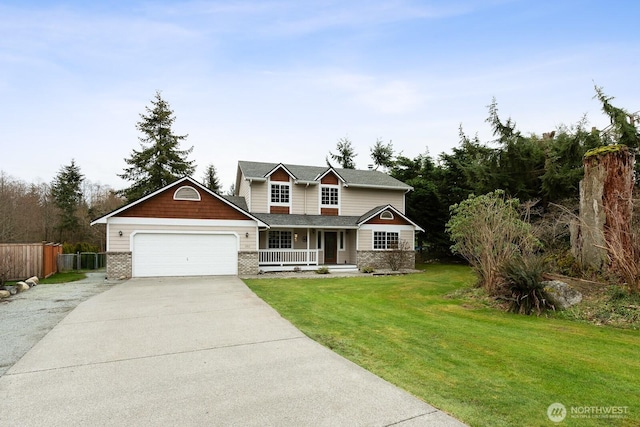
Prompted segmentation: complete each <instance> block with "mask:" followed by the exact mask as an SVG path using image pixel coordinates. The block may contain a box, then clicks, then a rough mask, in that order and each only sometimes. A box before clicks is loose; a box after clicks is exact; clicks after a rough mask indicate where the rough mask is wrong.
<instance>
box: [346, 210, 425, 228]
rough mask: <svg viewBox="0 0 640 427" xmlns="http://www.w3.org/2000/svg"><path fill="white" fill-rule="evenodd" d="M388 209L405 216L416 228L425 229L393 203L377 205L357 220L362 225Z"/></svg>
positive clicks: (402, 216)
mask: <svg viewBox="0 0 640 427" xmlns="http://www.w3.org/2000/svg"><path fill="white" fill-rule="evenodd" d="M386 210H390V211H392V212H393V214H394V215H398V216H399V217H401V218H403V219H404V220H405V221H407V222H408V223H410V224H411V225H413V226H414V227H415V228H416V230H418V231H424V229H423V228H422V227H420V226H419V225H418V224H416V223H415V222H413V221H411V220H410V219H409V217H407V216H406V215H404V214H403V213H402V212H400V211H399V210H398V209H396V208H394V207H393V205H382V206H376V207H375V208H373V209H371V210H370V211H369V212H367V213H365V214H364V215H362V216H361V217H360V218H358V220H357V221H356V222H357V224H358V225H359V226H360V225H362V224H364V223H366V222H367V221H370V220H371V219H372V218H374V217H375V216H377V215H379V214H380V213H382V212H384V211H386Z"/></svg>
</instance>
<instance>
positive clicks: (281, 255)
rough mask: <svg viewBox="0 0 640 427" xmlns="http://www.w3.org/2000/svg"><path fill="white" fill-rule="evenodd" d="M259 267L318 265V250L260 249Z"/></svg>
mask: <svg viewBox="0 0 640 427" xmlns="http://www.w3.org/2000/svg"><path fill="white" fill-rule="evenodd" d="M258 253H259V254H260V255H259V256H260V258H259V260H258V264H259V265H296V264H297V265H318V251H317V250H316V249H310V250H307V249H260V250H259V251H258Z"/></svg>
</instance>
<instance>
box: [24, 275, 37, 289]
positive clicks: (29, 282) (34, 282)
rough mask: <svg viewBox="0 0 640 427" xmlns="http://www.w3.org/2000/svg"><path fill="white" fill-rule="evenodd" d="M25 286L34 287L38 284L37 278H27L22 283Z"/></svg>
mask: <svg viewBox="0 0 640 427" xmlns="http://www.w3.org/2000/svg"><path fill="white" fill-rule="evenodd" d="M24 282H25V283H26V284H27V285H29V286H30V287H32V288H33V287H34V286H36V285H37V284H38V278H37V277H29V278H28V279H27V280H25V281H24Z"/></svg>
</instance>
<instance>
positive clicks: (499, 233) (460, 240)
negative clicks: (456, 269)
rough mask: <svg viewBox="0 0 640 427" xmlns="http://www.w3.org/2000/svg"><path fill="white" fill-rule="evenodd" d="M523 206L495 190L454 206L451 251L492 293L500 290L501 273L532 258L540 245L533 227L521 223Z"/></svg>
mask: <svg viewBox="0 0 640 427" xmlns="http://www.w3.org/2000/svg"><path fill="white" fill-rule="evenodd" d="M519 208H520V202H519V201H518V199H512V198H509V197H507V196H506V194H505V192H504V191H503V190H496V191H494V192H491V193H487V194H485V195H482V196H474V195H471V196H469V198H468V199H466V200H463V201H462V202H460V203H459V204H456V205H453V206H451V208H450V210H451V219H450V220H449V222H447V232H448V233H449V234H450V236H451V241H452V242H453V246H451V250H452V251H453V252H454V253H457V254H460V256H462V257H463V258H465V259H466V260H467V261H468V262H469V264H470V265H471V267H472V268H473V269H474V270H475V271H476V273H478V276H479V277H480V283H479V284H480V286H482V287H484V288H485V289H486V290H487V291H488V292H489V293H491V294H496V293H497V292H498V291H499V289H498V285H499V279H500V269H501V268H502V267H503V266H504V264H505V263H506V262H507V261H508V260H510V259H512V258H513V257H515V256H518V255H525V256H526V255H529V254H532V253H533V252H534V250H535V249H536V248H537V247H538V246H539V245H540V243H539V241H538V240H537V239H536V238H535V237H534V236H533V233H532V231H531V225H530V224H529V223H528V222H525V221H523V220H522V219H521V213H520V211H519Z"/></svg>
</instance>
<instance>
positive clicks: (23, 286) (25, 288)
mask: <svg viewBox="0 0 640 427" xmlns="http://www.w3.org/2000/svg"><path fill="white" fill-rule="evenodd" d="M16 288H17V289H18V292H24V291H28V290H29V285H28V284H27V283H25V282H18V283H16Z"/></svg>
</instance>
